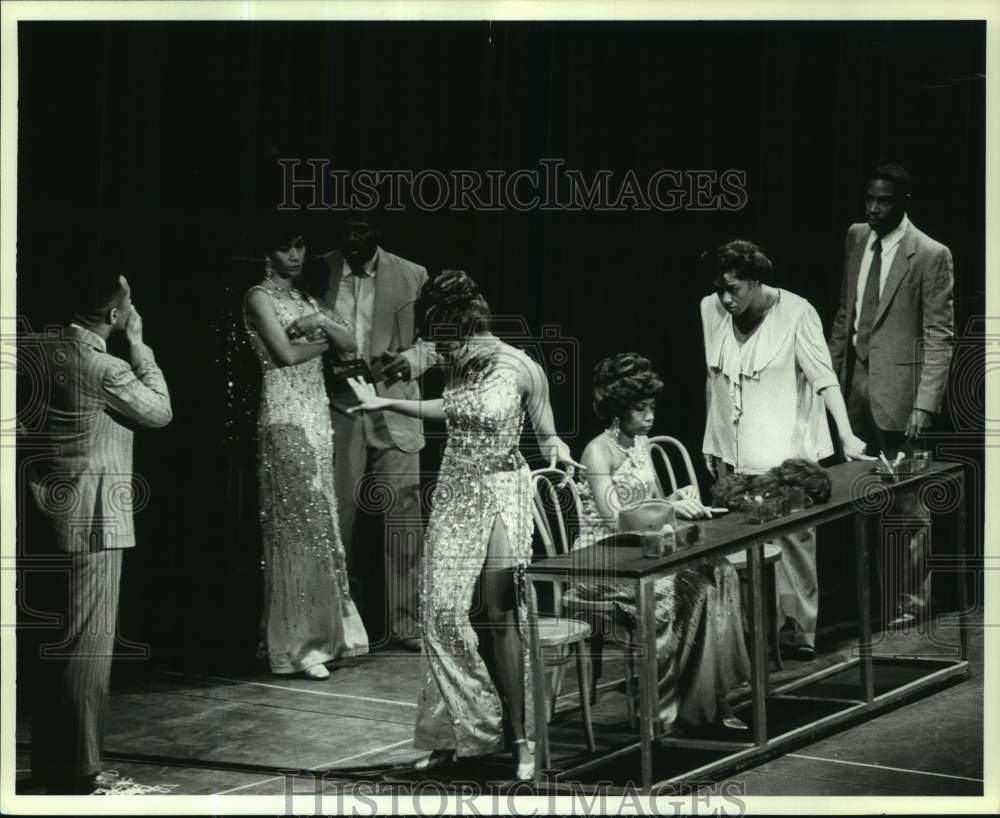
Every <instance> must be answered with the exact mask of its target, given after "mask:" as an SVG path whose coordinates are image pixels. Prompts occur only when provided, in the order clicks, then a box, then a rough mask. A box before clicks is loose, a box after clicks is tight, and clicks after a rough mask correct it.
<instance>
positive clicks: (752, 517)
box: [747, 494, 784, 524]
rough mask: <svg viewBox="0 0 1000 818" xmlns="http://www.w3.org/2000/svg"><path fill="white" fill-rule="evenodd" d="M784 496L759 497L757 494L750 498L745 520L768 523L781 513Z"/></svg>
mask: <svg viewBox="0 0 1000 818" xmlns="http://www.w3.org/2000/svg"><path fill="white" fill-rule="evenodd" d="M783 506H784V498H782V497H761V496H760V495H759V494H758V495H757V496H756V497H753V498H752V499H751V500H750V505H749V506H748V507H747V520H748V521H749V522H751V523H755V524H760V523H768V522H770V521H771V520H777V519H778V518H779V517H780V516H782V513H783Z"/></svg>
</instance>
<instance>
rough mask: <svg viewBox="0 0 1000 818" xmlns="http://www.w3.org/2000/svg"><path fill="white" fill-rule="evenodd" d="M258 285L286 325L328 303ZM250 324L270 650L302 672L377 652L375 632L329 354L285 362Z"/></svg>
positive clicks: (274, 658) (279, 666)
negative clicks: (349, 539) (339, 486)
mask: <svg viewBox="0 0 1000 818" xmlns="http://www.w3.org/2000/svg"><path fill="white" fill-rule="evenodd" d="M253 290H261V291H263V292H265V293H267V295H268V297H269V299H270V301H271V303H272V304H273V305H274V309H275V313H276V314H277V316H278V320H279V322H280V323H281V325H282V326H283V327H286V328H287V327H288V325H289V324H291V323H292V321H294V320H295V319H296V318H298V317H300V316H303V315H308V314H310V313H314V312H316V311H317V310H318V305H317V303H316V302H315V301H314V300H313V299H312V298H310V297H308V296H301V295H299V293H298V292H297V291H295V293H294V294H293V295H286V294H282V293H279V292H276V291H275V290H274V289H273V288H271V287H269V286H258V287H254V288H251V290H250V292H252V291H253ZM248 295H249V293H248ZM247 332H248V333H249V335H250V341H251V343H252V344H253V347H254V350H255V351H256V353H257V357H258V360H259V361H260V365H261V369H262V370H263V385H262V389H261V400H260V410H259V413H258V417H257V437H258V448H257V475H258V479H259V490H260V524H261V541H262V546H263V571H264V615H263V620H262V623H261V632H262V641H263V650H264V651H266V653H267V657H268V661H269V662H270V665H271V672H272V673H297V672H300V671H302V670H305V669H306V668H308V667H310V666H312V665H316V664H321V663H323V662H329V661H331V660H332V659H338V658H342V657H346V656H356V655H359V654H363V653H367V652H368V635H367V634H366V632H365V628H364V625H363V624H362V621H361V617H360V616H359V615H358V612H357V609H356V608H355V606H354V602H353V601H352V600H351V596H350V592H349V590H348V585H347V570H346V564H345V557H344V546H343V543H342V542H341V539H340V529H339V527H338V524H337V500H336V497H335V495H334V489H333V486H334V480H333V428H332V425H331V422H330V405H329V402H328V398H327V394H326V389H325V386H324V383H323V370H322V361H321V358H320V356H316V357H315V358H312V359H310V360H308V361H305V362H303V363H300V364H296V365H294V366H278V365H277V364H276V363H275V362H274V360H273V359H272V358H271V355H270V354H269V353H268V351H267V347H266V346H265V345H264V342H263V341H262V340H261V338H260V336H259V335H258V333H257V332H255V331H254V330H253V329H252V328H251V327H250V326H249V324H247ZM292 343H296V341H292Z"/></svg>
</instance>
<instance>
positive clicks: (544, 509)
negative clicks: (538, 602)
mask: <svg viewBox="0 0 1000 818" xmlns="http://www.w3.org/2000/svg"><path fill="white" fill-rule="evenodd" d="M531 488H532V500H533V502H532V506H531V513H532V517H533V518H534V521H535V530H536V531H537V532H538V536H539V538H540V539H541V541H542V545H543V546H544V547H545V555H546V556H547V557H557V556H559V555H561V554H568V553H569V551H570V549H571V548H572V547H573V536H574V534H575V532H576V531H578V530H579V525H580V520H581V519H582V518H583V504H582V502H581V501H580V493H579V490H578V488H577V485H576V483H575V482H574V481H573V479H572V478H570V479H567V475H566V472H564V471H563V470H562V469H551V468H544V469H536V470H535V471H533V472H532V473H531ZM552 587H553V591H552V594H553V600H552V602H553V607H554V608H555V613H556V616H559V615H561V613H562V583H559V582H554V583H553V584H552Z"/></svg>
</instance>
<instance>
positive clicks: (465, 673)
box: [414, 348, 534, 756]
mask: <svg viewBox="0 0 1000 818" xmlns="http://www.w3.org/2000/svg"><path fill="white" fill-rule="evenodd" d="M508 354H509V355H514V356H519V357H516V358H515V359H514V360H521V361H522V363H523V364H527V361H528V359H527V357H526V356H524V355H523V353H520V352H517V351H516V350H511V349H509V348H508ZM516 370H517V366H511V365H509V362H507V361H505V362H504V363H502V364H499V365H498V364H497V353H496V352H494V354H493V357H492V358H491V361H490V363H489V364H487V365H486V366H485V367H484V369H483V370H482V371H481V372H480V373H479V374H475V375H472V376H471V377H469V378H467V379H466V380H465V381H464V382H462V383H461V384H459V385H457V386H455V387H454V388H449V389H446V390H445V391H444V394H443V400H444V412H445V416H446V424H447V432H448V440H447V444H446V446H445V451H444V456H443V458H442V462H441V471H440V474H439V478H438V483H437V486H436V488H435V490H434V495H433V509H432V511H431V516H430V522H429V524H428V527H427V532H426V534H425V535H424V557H423V563H422V570H421V590H420V625H421V633H422V636H423V645H424V656H425V662H424V670H425V682H424V688H423V691H422V693H421V694H420V698H419V701H418V710H417V719H416V728H415V735H414V746H415V747H417V748H419V749H423V750H446V749H453V750H455V751H456V753H457V755H460V756H474V755H485V754H487V753H491V752H495V751H498V750H501V749H503V747H504V724H503V710H502V707H501V702H500V698H499V696H498V693H497V690H496V687H495V686H494V683H493V680H492V679H491V677H490V674H489V671H488V669H487V665H486V663H485V661H484V659H483V657H482V656H481V655H480V653H479V650H478V648H479V639H478V636H477V634H476V631H475V630H474V629H473V627H472V624H471V622H470V613H471V609H472V606H473V601H474V598H473V594H474V591H475V588H476V585H477V580H478V579H479V576H480V574H481V573H482V570H483V567H484V564H485V563H486V558H487V550H488V546H489V542H490V536H491V533H492V531H493V528H494V526H502V527H503V528H504V529H505V530H506V535H507V540H508V542H509V544H510V551H511V553H512V554H513V556H514V559H515V561H516V563H517V566H518V567H517V568H515V569H514V570H515V577H516V582H515V587H516V588H517V589H518V594H517V597H518V599H517V609H516V620H517V628H518V630H519V633H520V637H521V645H522V655H523V659H524V691H525V696H524V700H525V704H524V713H525V736H526V738H527V740H528V742H529V748H530V747H532V746H533V736H534V727H533V720H532V704H531V703H532V695H531V686H530V682H529V680H530V678H531V675H530V664H529V654H528V644H529V643H528V634H527V630H526V627H525V624H526V622H527V619H526V615H527V610H526V606H525V599H524V593H523V589H524V584H523V567H524V566H525V565H526V564H527V563H528V561H529V560H530V556H531V533H532V524H533V523H532V517H531V473H530V471H529V469H528V467H527V464H526V463H525V460H524V457H523V456H522V455H521V453H520V451H519V450H518V448H517V447H518V440H519V439H520V436H521V428H522V424H523V418H524V412H523V409H522V405H521V395H520V391H519V389H518V386H517V372H516Z"/></svg>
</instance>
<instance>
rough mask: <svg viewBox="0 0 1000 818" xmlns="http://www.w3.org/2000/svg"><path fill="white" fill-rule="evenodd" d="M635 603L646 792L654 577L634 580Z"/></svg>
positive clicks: (652, 703)
mask: <svg viewBox="0 0 1000 818" xmlns="http://www.w3.org/2000/svg"><path fill="white" fill-rule="evenodd" d="M636 585H637V587H636V592H637V593H636V601H637V603H638V605H637V608H638V614H639V622H638V626H639V627H638V640H637V642H638V649H639V651H640V653H639V656H638V659H639V663H638V664H639V742H640V744H641V747H640V755H641V762H642V790H641V791H642V792H644V793H648V792H649V790H650V787H651V786H652V784H653V738H654V735H655V731H654V729H653V719H654V718H655V715H654V714H655V712H656V709H657V707H656V704H657V700H658V698H659V697H658V696H657V691H658V690H659V684H658V681H659V680H658V679H657V675H656V624H655V614H656V609H655V603H656V599H655V593H654V589H653V580H652V579H646V580H639V581H638V582H637V583H636Z"/></svg>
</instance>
